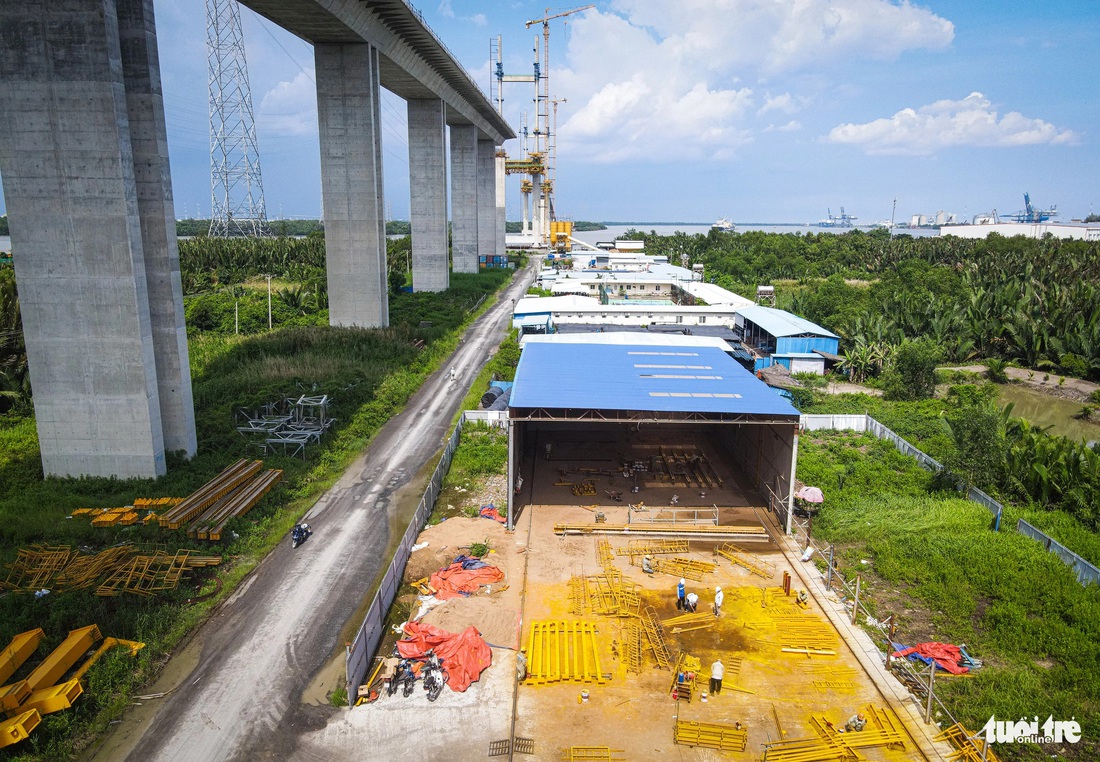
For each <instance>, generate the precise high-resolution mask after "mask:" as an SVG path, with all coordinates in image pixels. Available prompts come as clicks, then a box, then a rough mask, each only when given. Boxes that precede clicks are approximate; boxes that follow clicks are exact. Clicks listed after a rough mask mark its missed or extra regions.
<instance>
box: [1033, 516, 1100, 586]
mask: <svg viewBox="0 0 1100 762" xmlns="http://www.w3.org/2000/svg"><path fill="white" fill-rule="evenodd" d="M1016 531H1017V532H1019V533H1020V534H1022V535H1026V536H1028V537H1030V538H1031V539H1033V540H1038V541H1039V542H1041V543H1042V544H1043V547H1045V548H1046V549H1047V550H1049V551H1050V552H1051V553H1056V554H1057V555H1058V557H1059V558H1061V559H1062V563H1064V564H1065V565H1066V566H1068V567H1070V568H1071V569H1072V570H1073V573H1074V574H1075V575H1076V576H1077V581H1078V582H1080V583H1081V584H1082V585H1088V584H1091V583H1094V582H1095V583H1100V569H1097V568H1096V567H1095V566H1093V565H1092V564H1090V563H1089V562H1088V561H1086V560H1085V559H1083V558H1081V556H1079V555H1077V554H1076V553H1074V552H1073V551H1072V550H1070V549H1069V548H1067V547H1066V546H1065V545H1063V544H1062V543H1060V542H1058V541H1057V540H1055V539H1054V538H1053V537H1051V536H1050V535H1048V534H1046V533H1045V532H1043V531H1041V530H1039V529H1036V528H1035V527H1033V526H1032V525H1031V524H1029V523H1027V522H1026V521H1024V520H1023V519H1020V520H1019V521H1017V522H1016Z"/></svg>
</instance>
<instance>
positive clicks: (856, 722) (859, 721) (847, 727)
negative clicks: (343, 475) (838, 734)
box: [844, 712, 867, 733]
mask: <svg viewBox="0 0 1100 762" xmlns="http://www.w3.org/2000/svg"><path fill="white" fill-rule="evenodd" d="M866 726H867V718H866V717H864V716H863V712H859V713H858V714H853V715H852V716H851V717H849V718H848V721H847V722H846V723H844V732H847V733H858V732H859V731H861V730H863V728H865V727H866Z"/></svg>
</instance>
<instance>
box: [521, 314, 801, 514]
mask: <svg viewBox="0 0 1100 762" xmlns="http://www.w3.org/2000/svg"><path fill="white" fill-rule="evenodd" d="M729 349H730V347H729V346H728V345H727V344H726V343H725V342H722V341H721V340H718V339H714V338H710V337H697V336H674V335H664V336H654V335H645V334H635V333H626V334H622V333H613V332H605V333H593V334H585V335H580V334H577V335H547V336H532V337H530V338H529V340H528V341H527V342H526V343H525V346H524V349H523V353H522V355H521V356H520V361H519V366H518V367H517V369H516V377H515V383H514V386H513V387H512V396H511V399H510V402H509V408H508V430H509V438H508V478H509V484H510V485H512V488H511V489H510V490H509V505H508V516H509V517H510V520H514V519H512V518H511V517H514V516H516V509H517V507H519V506H517V505H516V503H517V502H518V503H519V505H521V506H527V505H533V506H536V509H537V506H542V505H546V504H562V505H576V504H578V499H583V500H585V501H587V502H596V503H601V502H604V501H607V500H616V499H621V497H620V495H621V493H622V492H623V491H625V492H628V493H630V494H631V495H637V496H636V497H633V496H632V497H631V498H630V500H631V501H639V502H642V501H645V502H646V503H648V504H650V505H661V506H668V508H667V509H666V510H669V511H675V510H695V509H705V510H711V509H713V510H714V511H715V512H716V513H715V515H717V512H718V511H721V510H736V509H747V510H750V511H751V506H754V505H760V504H761V500H760V499H759V498H756V497H746V492H745V491H746V489H748V490H753V491H757V492H759V494H760V496H761V497H762V498H763V502H764V503H765V504H767V505H768V506H769V507H770V508H771V509H773V510H775V511H777V512H778V513H779V514H780V516H779V518H780V521H781V522H786V520H787V518H788V517H789V515H790V512H791V509H792V506H791V500H792V499H793V498H792V495H793V492H794V490H793V488H792V485H793V480H794V468H795V462H796V453H797V448H798V425H799V413H798V411H797V410H796V409H795V408H794V407H792V406H791V405H790V403H788V402H787V401H786V400H785V399H783V398H782V397H780V396H779V395H778V394H776V393H775V391H774V390H772V389H770V388H768V386H766V385H765V384H764V383H763V382H761V381H760V380H759V379H757V378H756V377H755V376H753V374H752V373H750V372H749V371H748V370H746V369H745V368H744V367H743V366H742V365H740V364H739V363H738V362H737V361H735V360H734V359H733V358H732V357H731V355H730V352H729ZM574 472H576V473H581V474H585V475H590V477H591V478H589V479H588V480H587V482H585V481H584V480H581V481H582V484H583V485H584V486H585V487H587V488H588V491H583V492H582V493H578V492H572V493H570V492H569V491H567V490H566V489H564V487H563V486H560V483H563V478H564V475H565V474H567V473H574ZM597 481H599V482H600V487H601V489H600V490H599V491H597V490H596V489H595V487H594V486H593V485H594V483H595V482H597ZM574 486H577V485H574ZM603 487H610V489H603ZM616 490H618V491H616ZM578 494H585V495H591V496H592V497H585V498H578V497H577V495H578ZM693 507H694V508H693ZM750 515H751V514H750ZM788 529H789V526H788Z"/></svg>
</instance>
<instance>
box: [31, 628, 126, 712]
mask: <svg viewBox="0 0 1100 762" xmlns="http://www.w3.org/2000/svg"><path fill="white" fill-rule="evenodd" d="M115 646H125V647H126V648H129V649H130V656H137V653H138V651H140V650H141V649H143V648H145V644H144V643H139V642H137V641H136V640H122V639H121V638H105V639H104V640H103V643H102V644H100V646H99V648H97V649H96V652H95V653H94V654H92V655H91V656H89V657H88V660H87V661H85V662H84V663H83V664H82V665H80V669H78V670H77V671H76V672H74V673H73V679H74V680H80V679H82V678H83V677H84V675H85V674H87V672H88V670H89V669H91V668H92V665H93V664H95V663H96V662H97V661H99V657H101V656H103V654H105V653H107V651H109V650H111V649H112V648H114V647H115ZM43 714H45V712H43Z"/></svg>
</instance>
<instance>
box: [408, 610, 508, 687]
mask: <svg viewBox="0 0 1100 762" xmlns="http://www.w3.org/2000/svg"><path fill="white" fill-rule="evenodd" d="M405 634H406V635H408V636H409V637H407V638H406V639H405V640H399V641H397V652H398V653H399V654H401V656H402V657H404V658H406V659H415V658H418V657H422V656H424V654H426V653H428V651H429V650H434V651H435V655H436V656H438V657H439V658H440V659H441V660H442V661H443V668H444V669H446V670H447V673H448V674H449V675H450V677H449V678H448V679H447V685H449V686H451V690H452V691H456V692H457V693H462V692H463V691H465V690H466V689H467V688H469V687H470V683H472V682H474V681H475V680H477V679H478V678H479V677H480V676H481V673H482V671H483V670H485V669H486V668H487V667H488V666H489V665H490V664H492V663H493V652H492V650H490V648H489V646H488V645H487V644H486V643H485V641H484V640H482V639H481V635H480V634H478V631H477V629H475V628H474V627H467V628H466V630H465V631H463V632H462V633H459V634H458V635H456V634H455V633H453V632H447V631H446V630H441V629H439V628H438V627H432V626H431V625H430V624H420V623H419V622H407V623H406V624H405Z"/></svg>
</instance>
